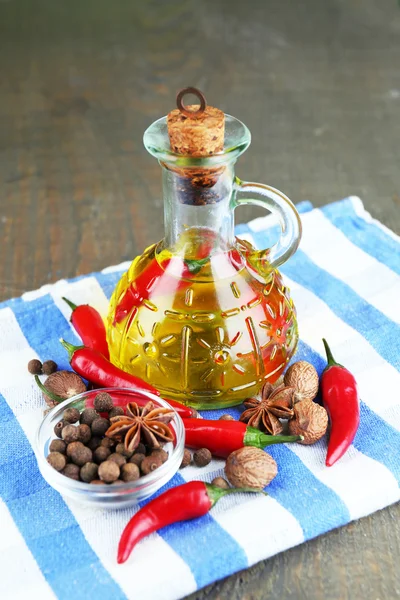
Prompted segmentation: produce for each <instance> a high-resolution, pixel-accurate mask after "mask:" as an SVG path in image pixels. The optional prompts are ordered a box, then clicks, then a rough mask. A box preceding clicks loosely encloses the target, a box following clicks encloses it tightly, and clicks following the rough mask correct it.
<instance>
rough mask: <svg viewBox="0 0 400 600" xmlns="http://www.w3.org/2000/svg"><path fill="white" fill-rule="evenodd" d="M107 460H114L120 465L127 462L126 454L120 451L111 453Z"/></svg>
mask: <svg viewBox="0 0 400 600" xmlns="http://www.w3.org/2000/svg"><path fill="white" fill-rule="evenodd" d="M107 460H113V461H114V462H116V463H117V465H118V466H119V467H122V465H124V464H125V463H126V458H125V456H122V454H119V452H114V454H110V456H109V457H108V459H107Z"/></svg>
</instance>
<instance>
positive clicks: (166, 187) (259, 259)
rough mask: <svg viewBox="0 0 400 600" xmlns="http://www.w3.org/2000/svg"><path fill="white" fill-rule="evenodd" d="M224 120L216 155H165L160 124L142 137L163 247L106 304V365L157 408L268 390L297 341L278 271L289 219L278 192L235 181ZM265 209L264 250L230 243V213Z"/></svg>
mask: <svg viewBox="0 0 400 600" xmlns="http://www.w3.org/2000/svg"><path fill="white" fill-rule="evenodd" d="M250 139H251V136H250V132H249V130H248V129H247V127H246V126H245V125H244V124H243V123H241V122H240V121H238V120H237V119H235V118H234V117H231V116H229V115H225V143H224V150H223V151H222V152H219V153H217V154H214V155H211V156H207V157H192V156H181V155H179V154H176V153H174V152H172V151H171V149H170V141H169V137H168V131H167V120H166V117H164V118H162V119H159V120H158V121H156V122H155V123H153V124H152V125H151V126H150V127H149V128H148V129H147V131H146V132H145V134H144V145H145V147H146V149H147V150H148V151H149V153H150V154H151V155H152V156H154V157H155V158H156V159H157V160H158V161H159V163H160V166H161V169H162V176H163V195H164V221H165V237H164V239H163V240H161V241H160V242H158V243H156V244H153V245H151V246H150V247H148V248H147V249H146V250H145V251H144V253H143V254H142V255H140V256H138V257H136V258H135V259H134V260H133V262H132V264H131V266H130V267H129V269H128V271H127V272H126V273H125V274H124V275H123V276H122V277H121V279H120V281H119V283H118V284H117V286H116V288H115V291H114V293H113V295H112V298H111V301H110V309H109V314H108V322H107V338H108V343H109V348H110V358H111V360H112V362H113V363H115V364H116V365H118V366H119V367H121V368H122V369H124V370H126V371H129V372H131V373H134V374H135V375H137V376H139V377H141V378H142V379H144V380H146V381H148V382H150V383H151V384H152V385H154V386H155V387H156V388H157V389H158V390H159V391H160V393H161V394H162V395H163V396H164V397H166V398H173V399H175V400H178V401H180V402H183V403H186V404H190V405H191V406H193V407H195V408H203V409H207V408H222V407H226V406H232V405H235V404H239V403H241V402H242V401H243V400H244V399H245V398H248V397H250V396H253V395H254V394H256V393H257V392H258V391H259V390H260V388H261V386H262V384H263V383H264V382H265V381H269V382H271V383H274V382H275V381H276V380H277V379H278V378H279V376H280V375H281V374H282V372H283V370H284V368H285V366H286V364H287V362H288V361H289V360H290V358H291V357H292V355H293V353H294V352H295V349H296V345H297V340H298V331H297V321H296V312H295V308H294V305H293V301H292V300H291V298H290V295H289V290H288V288H287V287H286V286H285V285H284V283H283V281H282V277H281V275H280V273H279V271H278V270H277V267H278V266H279V265H281V264H283V263H284V262H285V261H286V260H288V258H290V256H291V255H292V254H293V253H294V252H295V250H296V248H297V246H298V244H299V241H300V236H301V223H300V218H299V215H298V213H297V211H296V209H295V207H294V205H293V204H292V202H291V201H290V200H289V198H287V196H285V194H283V193H282V192H280V191H278V190H276V189H274V188H272V187H270V186H268V185H264V184H260V183H247V182H243V181H241V180H240V179H238V178H237V177H236V176H235V173H234V166H235V162H236V160H237V158H238V157H239V156H240V155H241V154H242V153H243V152H244V151H245V150H246V148H247V147H248V146H249V144H250ZM244 204H256V205H258V206H262V207H265V208H266V209H267V210H268V211H269V212H270V213H272V214H273V215H275V217H276V218H277V220H278V222H279V225H280V230H281V231H280V237H279V239H278V241H277V243H276V244H275V245H273V246H272V247H271V248H269V249H261V250H260V249H256V248H255V247H253V245H252V244H250V243H249V242H248V241H245V240H241V239H239V238H237V237H235V235H234V210H235V208H236V207H238V206H241V205H244Z"/></svg>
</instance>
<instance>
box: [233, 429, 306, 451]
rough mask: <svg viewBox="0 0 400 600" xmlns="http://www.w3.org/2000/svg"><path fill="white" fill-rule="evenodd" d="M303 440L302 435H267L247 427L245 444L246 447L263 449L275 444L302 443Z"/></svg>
mask: <svg viewBox="0 0 400 600" xmlns="http://www.w3.org/2000/svg"><path fill="white" fill-rule="evenodd" d="M303 439H304V438H303V436H302V435H267V434H265V433H263V432H262V431H260V430H259V429H256V428H255V427H247V430H246V433H245V436H244V439H243V443H244V445H245V446H255V447H256V448H261V449H262V448H265V447H266V446H272V445H273V444H288V443H292V442H300V441H302V440H303Z"/></svg>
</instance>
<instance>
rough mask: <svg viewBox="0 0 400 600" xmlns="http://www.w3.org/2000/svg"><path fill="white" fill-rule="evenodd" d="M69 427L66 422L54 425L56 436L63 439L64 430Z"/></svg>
mask: <svg viewBox="0 0 400 600" xmlns="http://www.w3.org/2000/svg"><path fill="white" fill-rule="evenodd" d="M66 425H67V423H66V422H65V421H58V423H56V424H55V425H54V433H55V434H56V436H57V437H59V438H60V437H61V434H62V430H63V429H64V427H65V426H66Z"/></svg>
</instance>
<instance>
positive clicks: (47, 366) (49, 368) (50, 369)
mask: <svg viewBox="0 0 400 600" xmlns="http://www.w3.org/2000/svg"><path fill="white" fill-rule="evenodd" d="M42 370H43V373H44V374H45V375H51V374H52V373H55V372H56V371H57V363H56V362H54V360H45V361H44V363H43V366H42Z"/></svg>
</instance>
